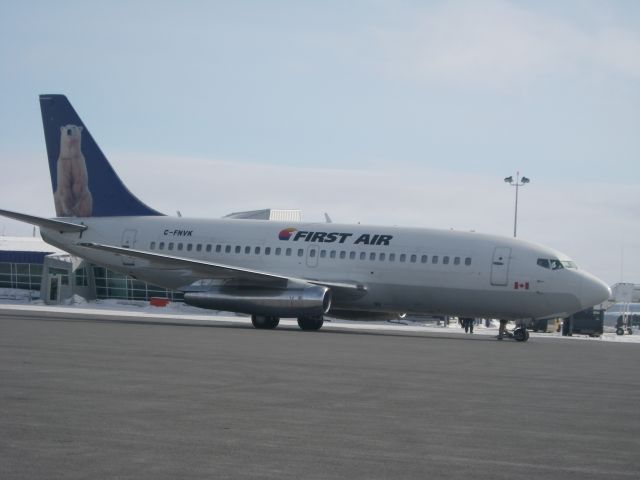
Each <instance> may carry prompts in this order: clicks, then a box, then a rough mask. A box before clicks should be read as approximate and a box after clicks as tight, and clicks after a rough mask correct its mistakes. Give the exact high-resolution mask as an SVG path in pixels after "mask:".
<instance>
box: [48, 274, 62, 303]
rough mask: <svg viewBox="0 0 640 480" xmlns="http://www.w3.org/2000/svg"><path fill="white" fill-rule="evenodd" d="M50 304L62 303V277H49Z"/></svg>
mask: <svg viewBox="0 0 640 480" xmlns="http://www.w3.org/2000/svg"><path fill="white" fill-rule="evenodd" d="M49 303H60V276H59V275H51V276H50V277H49Z"/></svg>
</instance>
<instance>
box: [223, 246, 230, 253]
mask: <svg viewBox="0 0 640 480" xmlns="http://www.w3.org/2000/svg"><path fill="white" fill-rule="evenodd" d="M224 252H225V253H231V245H227V246H226V247H224Z"/></svg>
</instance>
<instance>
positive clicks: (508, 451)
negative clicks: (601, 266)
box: [0, 316, 640, 479]
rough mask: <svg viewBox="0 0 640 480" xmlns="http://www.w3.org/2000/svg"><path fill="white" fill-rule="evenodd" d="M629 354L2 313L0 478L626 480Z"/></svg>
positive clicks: (635, 391)
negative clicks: (68, 318)
mask: <svg viewBox="0 0 640 480" xmlns="http://www.w3.org/2000/svg"><path fill="white" fill-rule="evenodd" d="M639 360H640V348H639V347H638V346H637V345H633V344H612V343H604V342H588V341H584V342H581V341H577V342H575V341H574V342H572V341H558V340H557V339H556V340H545V339H538V338H536V339H532V340H530V341H529V342H526V343H516V342H513V341H508V340H505V341H502V342H498V341H496V340H495V339H492V338H490V337H488V336H463V335H447V334H446V333H443V334H434V333H425V334H417V333H401V332H400V333H395V332H389V331H353V330H350V331H345V330H339V329H335V328H332V327H331V325H326V326H325V327H324V328H323V329H322V330H321V331H320V332H302V331H300V330H299V329H297V328H294V327H285V328H278V329H277V330H275V331H260V330H254V329H252V328H251V327H249V326H243V325H237V324H231V323H229V324H225V323H215V324H210V325H179V324H162V323H153V322H150V323H136V322H131V321H127V322H121V321H111V320H102V321H96V320H91V319H87V320H63V319H57V320H44V319H41V318H36V317H31V318H29V317H23V318H15V317H11V316H0V432H1V435H0V478H2V479H38V478H47V479H58V478H64V479H86V478H118V479H176V478H180V479H192V478H193V479H195V478H216V479H220V478H223V479H224V478H229V479H245V478H256V479H289V478H290V479H328V478H349V479H396V478H442V479H446V478H473V479H489V478H490V479H496V478H505V479H506V478H508V479H532V478H544V479H567V478H576V479H592V478H594V479H595V478H598V479H605V478H606V479H616V478H640V460H639V459H638V452H639V451H640V405H638V398H639V396H640V376H639V375H638V374H637V368H638V365H639V364H640V362H639Z"/></svg>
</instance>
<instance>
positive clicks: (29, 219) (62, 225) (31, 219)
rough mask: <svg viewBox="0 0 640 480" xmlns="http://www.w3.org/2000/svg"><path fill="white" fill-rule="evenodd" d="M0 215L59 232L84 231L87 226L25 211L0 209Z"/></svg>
mask: <svg viewBox="0 0 640 480" xmlns="http://www.w3.org/2000/svg"><path fill="white" fill-rule="evenodd" d="M0 215H3V216H5V217H8V218H13V219H14V220H18V221H20V222H25V223H30V224H31V225H37V226H38V227H40V228H49V229H51V230H56V231H58V232H61V233H73V232H78V233H79V232H84V231H85V230H86V229H87V228H88V227H87V226H86V225H80V224H78V223H71V222H65V221H64V220H57V219H53V218H43V217H36V216H34V215H27V214H26V213H18V212H11V211H9V210H0Z"/></svg>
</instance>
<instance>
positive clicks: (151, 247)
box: [149, 242, 156, 250]
mask: <svg viewBox="0 0 640 480" xmlns="http://www.w3.org/2000/svg"><path fill="white" fill-rule="evenodd" d="M149 248H150V249H151V250H155V249H156V242H151V245H149Z"/></svg>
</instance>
